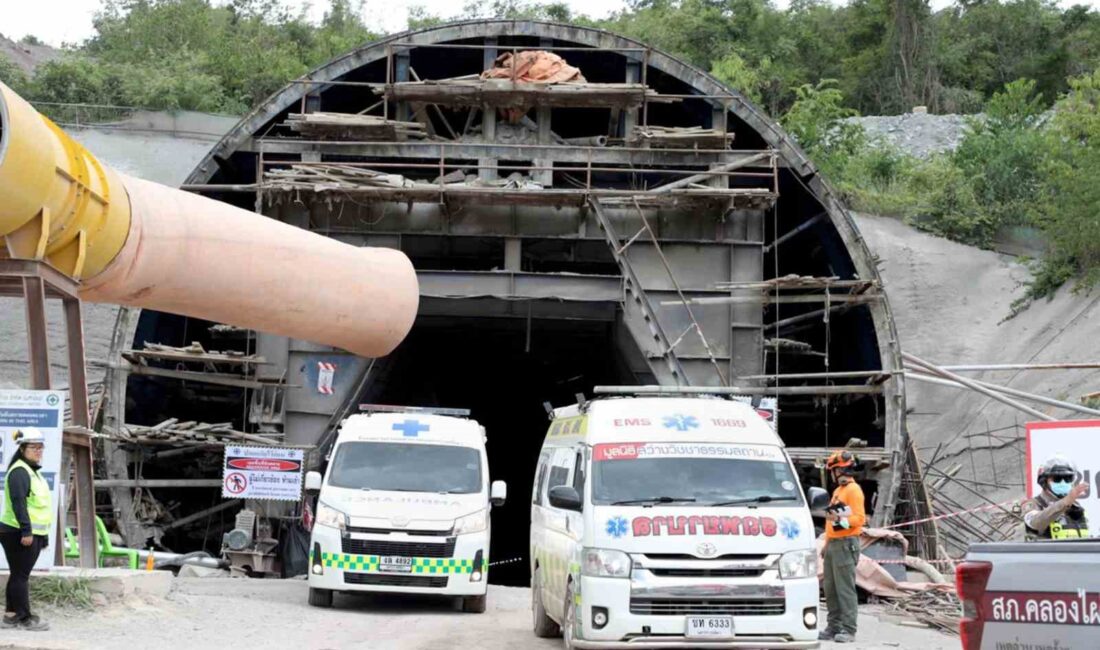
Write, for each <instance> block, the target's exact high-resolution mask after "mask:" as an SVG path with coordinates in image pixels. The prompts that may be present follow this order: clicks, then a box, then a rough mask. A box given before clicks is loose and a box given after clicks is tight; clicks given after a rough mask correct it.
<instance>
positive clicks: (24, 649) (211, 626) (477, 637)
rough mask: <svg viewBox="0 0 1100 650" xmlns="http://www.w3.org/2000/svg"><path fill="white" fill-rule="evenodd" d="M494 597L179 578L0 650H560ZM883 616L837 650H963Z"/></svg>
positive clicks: (524, 602)
mask: <svg viewBox="0 0 1100 650" xmlns="http://www.w3.org/2000/svg"><path fill="white" fill-rule="evenodd" d="M489 591H490V594H489V610H488V611H487V612H486V613H485V614H480V615H479V614H463V613H460V612H458V611H455V610H454V608H453V607H452V605H451V603H450V602H448V601H446V600H428V599H422V598H395V597H358V596H355V597H352V596H337V597H336V606H335V607H334V608H333V609H318V608H315V607H310V606H309V605H307V604H306V583H305V582H304V581H302V580H247V579H232V578H205V579H202V578H187V579H177V580H176V585H175V589H174V591H173V593H171V594H170V595H169V596H168V597H167V598H166V599H164V600H156V601H135V600H131V601H128V602H126V603H123V604H115V605H111V606H108V607H104V608H101V609H98V610H96V611H95V612H94V613H92V614H80V615H66V614H64V613H62V612H57V611H50V612H42V614H43V615H44V616H45V617H48V619H49V620H50V622H51V624H52V628H53V629H51V630H50V631H48V632H8V631H5V632H3V633H2V634H0V648H18V649H20V650H29V649H32V648H33V649H51V650H52V649H58V648H92V647H94V648H127V649H132V650H139V649H142V648H150V649H155V650H170V649H173V648H188V649H193V648H231V649H236V648H296V649H330V648H332V649H334V648H341V649H343V648H370V649H371V650H389V649H394V650H414V649H416V650H420V649H436V648H441V649H442V648H478V649H486V650H489V649H495V648H499V649H501V650H504V649H509V650H511V649H514V648H535V649H537V648H561V641H559V640H557V639H537V638H535V636H534V635H533V634H532V633H531V629H530V628H531V623H530V611H529V603H530V595H529V591H528V590H527V589H525V588H517V587H499V586H493V587H490V590H489ZM879 613H881V610H879V609H878V608H877V607H874V606H867V607H865V608H864V609H863V610H862V611H861V615H860V642H859V643H857V644H854V645H847V646H836V647H838V648H839V647H844V648H853V649H854V650H872V649H875V650H878V649H887V648H920V649H921V650H955V649H956V648H957V647H958V640H957V639H955V638H953V637H949V636H946V635H943V634H940V633H938V632H936V631H933V630H930V629H927V628H921V627H911V626H909V625H904V626H903V625H899V624H897V623H894V622H889V621H886V620H879V619H878V618H877V617H876V615H877V614H879ZM833 646H834V644H831V643H828V644H823V646H822V647H823V648H829V647H833Z"/></svg>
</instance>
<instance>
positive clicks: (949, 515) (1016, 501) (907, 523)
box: [883, 499, 1025, 530]
mask: <svg viewBox="0 0 1100 650" xmlns="http://www.w3.org/2000/svg"><path fill="white" fill-rule="evenodd" d="M1023 501H1025V500H1024V499H1012V500H1010V501H1004V502H1002V503H990V504H988V505H984V506H978V507H976V508H968V509H966V510H959V511H958V512H949V513H947V514H944V515H936V516H934V517H925V518H924V519H914V520H912V521H905V522H902V523H900V524H891V525H889V526H883V528H885V529H887V530H889V529H891V528H901V527H903V526H912V525H913V524H923V523H925V522H927V521H938V520H940V519H950V518H952V517H958V516H960V515H965V514H969V513H971V512H980V511H982V510H992V509H994V508H1004V507H1006V506H1015V505H1019V504H1020V503H1022V502H1023Z"/></svg>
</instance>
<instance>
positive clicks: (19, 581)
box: [0, 526, 45, 621]
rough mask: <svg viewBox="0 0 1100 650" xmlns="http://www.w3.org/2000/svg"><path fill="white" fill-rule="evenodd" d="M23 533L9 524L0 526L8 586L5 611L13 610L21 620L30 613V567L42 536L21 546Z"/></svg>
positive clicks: (38, 550)
mask: <svg viewBox="0 0 1100 650" xmlns="http://www.w3.org/2000/svg"><path fill="white" fill-rule="evenodd" d="M22 537H23V534H22V533H20V532H19V531H18V530H16V529H14V528H11V527H9V526H0V544H2V545H3V547H4V555H5V556H7V558H8V570H9V571H10V575H9V576H8V588H7V589H6V590H5V592H4V595H5V596H6V598H7V600H6V603H7V604H6V606H5V608H4V611H5V612H15V618H16V619H17V620H20V621H21V620H23V619H25V618H27V617H28V616H30V615H31V591H30V587H29V582H30V578H31V569H32V568H34V563H35V562H37V561H38V554H39V553H41V552H42V547H43V546H45V545H44V544H43V543H42V538H41V537H39V536H35V538H34V542H32V543H31V545H30V546H23V543H22V542H21V541H20V539H22Z"/></svg>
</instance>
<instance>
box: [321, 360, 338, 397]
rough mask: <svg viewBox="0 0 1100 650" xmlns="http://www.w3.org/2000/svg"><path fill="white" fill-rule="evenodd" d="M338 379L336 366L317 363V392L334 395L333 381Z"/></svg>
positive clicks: (325, 362)
mask: <svg viewBox="0 0 1100 650" xmlns="http://www.w3.org/2000/svg"><path fill="white" fill-rule="evenodd" d="M335 378H336V364H335V363H329V362H327V361H318V362H317V392H318V393H321V394H322V395H332V393H333V390H332V381H333V380H334V379H335Z"/></svg>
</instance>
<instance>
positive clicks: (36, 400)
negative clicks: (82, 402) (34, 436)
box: [0, 390, 65, 569]
mask: <svg viewBox="0 0 1100 650" xmlns="http://www.w3.org/2000/svg"><path fill="white" fill-rule="evenodd" d="M64 418H65V392H64V391H58V390H0V442H2V444H0V503H6V501H5V499H4V479H5V478H6V477H7V471H8V465H10V464H11V459H12V457H13V456H14V455H15V452H16V451H17V447H16V445H15V432H16V431H18V430H20V429H22V428H23V427H35V428H36V429H38V430H39V431H41V432H42V435H44V436H45V437H46V448H45V450H44V451H43V453H42V469H41V473H42V477H43V478H45V479H46V483H48V484H49V486H50V492H51V493H52V498H53V504H54V506H59V504H60V503H61V498H60V492H59V487H60V486H59V485H58V483H59V481H58V480H57V477H58V476H60V474H61V429H62V428H63V427H64V425H65V422H64ZM56 537H57V534H56V533H55V531H54V530H51V531H50V535H49V538H50V545H49V546H47V547H46V548H44V549H43V550H42V552H41V553H40V554H39V556H38V562H37V563H36V564H35V565H34V568H36V569H45V568H47V567H51V566H53V564H54V562H53V556H54V550H53V549H54V544H55V543H56V542H57V540H56V539H55V538H56ZM0 568H2V569H7V568H8V560H7V558H6V557H5V556H4V554H3V553H0Z"/></svg>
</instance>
